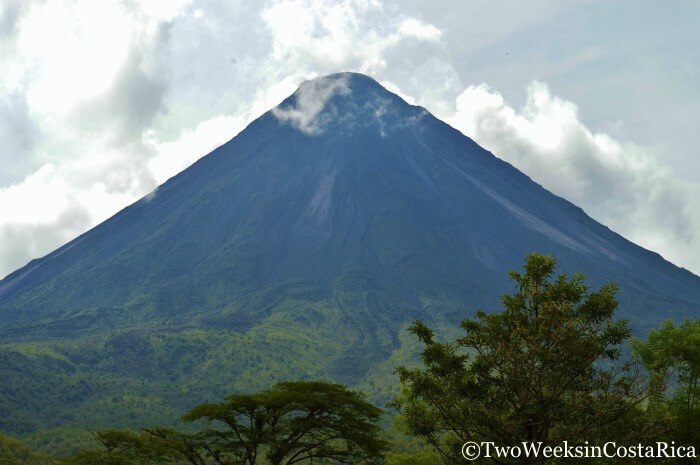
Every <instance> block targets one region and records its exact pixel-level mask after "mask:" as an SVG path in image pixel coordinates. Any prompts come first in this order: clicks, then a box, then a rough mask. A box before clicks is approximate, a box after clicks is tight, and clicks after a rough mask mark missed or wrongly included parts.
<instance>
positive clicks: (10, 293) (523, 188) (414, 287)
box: [0, 73, 700, 443]
mask: <svg viewBox="0 0 700 465" xmlns="http://www.w3.org/2000/svg"><path fill="white" fill-rule="evenodd" d="M533 251H539V252H542V253H551V254H555V255H556V256H557V258H558V261H559V265H560V266H559V269H560V270H561V271H562V272H573V271H585V272H586V273H587V278H588V281H587V282H588V283H589V284H590V285H592V286H596V287H597V286H599V285H601V284H603V283H604V282H607V281H616V282H617V283H619V286H620V289H621V290H620V293H619V300H620V310H619V316H621V317H625V318H628V319H629V320H630V321H631V323H632V326H633V327H634V328H635V329H636V330H637V331H644V330H646V329H648V328H649V327H650V326H653V325H656V324H658V323H659V322H660V321H661V320H663V319H666V318H672V319H674V320H679V319H680V318H681V317H682V316H683V315H691V316H694V317H697V316H698V314H700V278H698V277H697V276H695V275H693V274H692V273H690V272H688V271H686V270H684V269H681V268H678V267H676V266H674V265H672V264H671V263H669V262H667V261H665V260H664V259H663V258H662V257H661V256H659V255H658V254H656V253H653V252H650V251H648V250H645V249H643V248H641V247H638V246H637V245H635V244H633V243H631V242H629V241H627V240H626V239H624V238H623V237H621V236H619V235H618V234H616V233H614V232H612V231H610V230H609V229H608V228H606V227H605V226H603V225H601V224H599V223H597V222H596V221H594V220H593V219H591V218H590V217H588V216H587V215H586V214H585V213H584V212H583V210H581V209H580V208H578V207H576V206H575V205H573V204H571V203H569V202H568V201H566V200H564V199H562V198H560V197H557V196H555V195H553V194H552V193H550V192H548V191H547V190H545V189H544V188H542V187H541V186H540V185H538V184H536V183H535V182H533V181H532V180H531V179H529V178H528V177H527V176H525V175H524V174H523V173H521V172H520V171H518V170H517V169H515V168H514V167H513V166H511V165H509V164H508V163H506V162H504V161H502V160H500V159H498V158H497V157H495V156H494V155H493V154H491V153H489V152H487V151H486V150H484V149H483V148H481V147H479V146H478V145H477V144H476V143H475V142H473V141H472V140H471V139H469V138H468V137H465V136H464V135H463V134H461V133H460V132H458V131H457V130H455V129H453V128H452V127H450V126H448V125H447V124H445V123H443V122H441V121H440V120H438V119H436V118H435V117H433V116H432V115H431V114H430V113H428V112H427V111H426V110H425V109H423V108H421V107H416V106H412V105H409V104H408V103H406V102H405V101H403V100H402V99H401V98H399V97H398V96H396V95H394V94H392V93H390V92H389V91H387V90H386V89H384V88H383V87H382V86H380V85H379V84H378V83H377V82H375V81H374V80H372V79H371V78H369V77H367V76H363V75H359V74H351V73H342V74H336V75H331V76H327V77H325V78H320V79H316V80H313V81H307V82H305V83H303V84H302V85H301V86H300V88H299V89H298V90H297V91H296V92H295V93H294V94H293V95H291V96H290V97H289V98H287V99H286V100H285V101H284V102H282V103H281V104H280V105H279V106H278V107H276V108H274V109H273V110H271V111H269V112H267V113H265V114H264V115H262V116H261V117H260V118H258V119H257V120H255V121H253V122H252V123H251V124H250V125H249V126H248V127H247V128H246V129H245V130H243V131H242V132H241V133H240V134H239V135H237V136H236V137H234V138H233V139H232V140H231V141H229V142H228V143H226V144H224V145H223V146H221V147H219V148H218V149H216V150H214V151H213V152H212V153H211V154H209V155H207V156H205V157H203V158H202V159H200V160H199V161H198V162H196V163H195V164H193V165H192V166H190V167H189V168H188V169H186V170H185V171H183V172H182V173H180V174H178V175H177V176H175V177H173V178H171V179H170V180H168V181H167V182H166V183H164V184H163V185H162V186H160V187H159V188H158V189H157V190H156V191H155V192H154V193H152V194H151V195H149V196H147V197H146V198H143V199H141V200H140V201H138V202H136V203H134V204H133V205H131V206H129V207H127V208H125V209H124V210H122V211H120V212H119V213H117V214H116V215H115V216H113V217H112V218H110V219H109V220H107V221H105V222H104V223H102V224H100V225H98V226H97V227H95V228H93V229H92V230H90V231H88V232H86V233H85V234H83V235H81V236H80V237H78V238H76V239H75V240H73V241H71V242H69V243H68V244H66V245H64V246H63V247H61V248H59V249H57V250H56V251H54V252H53V253H51V254H49V255H47V256H45V257H43V258H41V259H37V260H34V261H32V262H30V263H29V264H27V265H26V266H25V267H24V268H21V269H19V270H17V271H15V272H14V273H12V274H10V275H9V276H7V277H6V278H5V279H3V280H2V281H0V338H1V339H0V341H1V345H0V379H1V380H2V381H0V430H2V431H4V432H7V433H11V434H14V435H18V436H25V437H26V436H31V435H33V437H34V439H35V441H36V442H39V443H42V441H44V443H45V442H46V441H48V440H49V439H47V438H51V440H61V439H55V438H65V437H70V436H71V434H72V431H73V430H72V429H73V428H76V429H80V428H99V427H105V426H111V427H138V426H143V425H148V424H154V423H168V422H171V421H172V420H173V419H174V418H177V417H178V416H179V415H180V414H181V413H182V412H183V410H184V409H185V408H188V407H191V406H192V405H194V404H197V403H200V402H202V401H206V400H214V399H220V398H221V396H223V395H224V394H228V393H231V392H235V391H248V390H253V389H259V388H262V387H267V386H269V385H270V384H272V383H273V382H274V381H277V380H287V379H308V378H314V379H316V378H319V379H329V380H335V381H338V382H342V383H347V384H350V385H352V386H355V387H359V388H361V389H364V390H366V391H368V392H370V393H372V394H373V395H374V396H375V397H374V399H375V400H376V401H378V402H380V401H382V400H384V399H386V397H387V396H388V395H389V394H390V391H391V389H392V388H393V387H394V386H395V385H397V384H398V382H397V380H396V379H394V375H393V369H394V367H395V366H397V365H399V364H401V363H405V362H406V360H408V359H409V358H410V357H411V354H412V353H414V352H415V351H414V349H415V344H416V342H415V341H414V340H413V339H412V338H410V337H408V336H407V335H406V333H405V331H402V328H405V326H406V325H407V323H409V322H411V321H412V320H414V319H416V318H421V319H423V320H425V321H427V322H429V323H430V324H432V325H437V326H438V327H441V328H443V329H444V330H445V331H450V330H451V328H454V326H455V324H456V323H457V322H458V321H459V320H460V319H462V318H463V317H465V316H468V315H471V314H472V312H473V311H474V310H477V309H480V308H481V309H484V310H487V311H488V310H496V309H500V305H499V296H500V295H502V294H503V293H505V292H510V291H512V290H513V289H512V284H510V283H509V281H508V279H507V271H509V270H512V269H519V268H520V267H521V266H522V264H523V261H524V258H525V256H526V255H527V254H529V253H531V252H533Z"/></svg>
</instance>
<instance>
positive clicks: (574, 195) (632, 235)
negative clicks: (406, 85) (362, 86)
mask: <svg viewBox="0 0 700 465" xmlns="http://www.w3.org/2000/svg"><path fill="white" fill-rule="evenodd" d="M456 108H457V111H456V113H454V114H453V115H452V116H450V117H449V118H447V120H448V122H450V124H452V125H453V126H455V127H456V128H458V129H460V130H461V131H462V132H464V133H465V134H466V135H468V136H469V137H471V138H473V139H474V140H475V141H476V142H478V143H479V144H480V145H482V146H484V147H485V148H487V149H489V150H491V151H492V152H493V153H495V154H496V155H497V156H498V157H499V158H502V159H504V160H506V161H508V162H510V163H512V164H513V165H514V166H516V167H517V168H518V169H520V170H521V171H523V172H525V173H527V174H528V175H529V176H530V177H531V178H533V180H535V181H536V182H538V183H541V184H542V185H543V186H544V187H545V188H547V189H549V190H551V191H552V192H554V193H556V194H558V195H561V196H563V197H565V198H566V199H568V200H570V201H571V202H573V203H575V204H577V205H579V206H581V207H582V208H584V210H586V211H587V213H588V214H590V215H591V216H592V217H593V218H595V219H596V220H598V221H600V222H601V223H603V224H605V225H607V226H609V227H611V229H613V230H615V231H617V232H618V233H620V234H622V235H623V236H625V237H627V238H628V239H630V240H632V241H633V242H636V243H637V244H640V245H642V246H644V247H646V248H649V249H652V250H655V251H657V252H659V253H661V254H662V255H663V256H664V257H666V258H667V259H669V260H671V261H673V262H674V263H677V264H680V265H683V266H686V267H688V268H690V269H695V270H697V269H699V268H700V236H699V235H698V231H700V195H698V194H700V192H698V190H697V188H696V187H695V186H691V185H684V184H683V183H681V182H678V181H677V180H675V179H674V178H673V176H672V174H671V170H670V169H669V168H668V167H667V166H664V165H662V164H661V163H660V162H659V161H658V156H657V154H656V153H654V152H653V151H652V150H650V149H646V148H644V147H641V146H638V145H635V144H632V143H628V142H622V141H619V140H616V139H615V138H613V137H611V136H610V135H608V134H605V133H602V132H595V131H592V130H590V129H589V128H588V127H587V126H586V125H585V124H584V123H583V122H582V121H581V119H580V117H579V114H578V108H577V106H576V105H575V104H574V103H572V102H569V101H566V100H564V99H561V98H558V97H556V96H554V95H552V93H551V91H550V90H549V88H548V86H547V85H546V84H545V83H541V82H536V81H535V82H532V83H531V84H530V86H529V87H528V89H527V101H526V103H525V104H524V106H523V107H522V108H520V109H514V108H512V107H510V106H509V105H507V104H506V102H505V101H504V99H503V97H502V96H501V94H499V93H498V92H496V91H494V90H492V89H490V88H489V87H488V86H487V85H486V84H480V85H476V86H469V87H467V89H466V90H464V92H462V93H461V94H460V95H459V97H458V98H457V102H456Z"/></svg>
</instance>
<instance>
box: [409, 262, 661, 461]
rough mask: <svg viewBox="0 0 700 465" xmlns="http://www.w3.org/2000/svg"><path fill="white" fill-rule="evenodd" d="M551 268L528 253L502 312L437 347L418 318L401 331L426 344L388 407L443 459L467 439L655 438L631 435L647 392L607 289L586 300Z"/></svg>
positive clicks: (453, 456) (480, 316) (580, 282)
mask: <svg viewBox="0 0 700 465" xmlns="http://www.w3.org/2000/svg"><path fill="white" fill-rule="evenodd" d="M555 265H556V262H555V260H554V258H553V257H550V256H543V255H540V254H532V255H530V256H529V257H528V259H527V262H526V264H525V273H524V274H520V273H518V272H515V271H513V272H511V278H512V279H513V280H514V281H515V283H516V286H517V292H516V293H515V294H507V295H504V296H503V298H502V299H503V307H504V310H503V311H502V312H500V313H491V314H486V313H484V312H482V311H479V312H477V313H476V318H475V319H465V320H464V321H463V322H462V323H461V326H462V328H463V329H464V331H465V334H464V336H463V337H461V338H458V339H457V340H456V341H455V342H453V343H440V342H437V341H436V340H435V335H434V332H433V331H432V330H431V329H430V328H428V327H427V326H426V325H425V324H424V323H422V322H420V321H418V322H416V323H415V324H414V325H413V326H412V327H411V328H410V331H411V332H412V333H413V334H415V335H417V336H418V338H419V339H420V340H421V341H422V342H423V343H424V344H425V349H424V350H423V352H422V360H423V363H424V365H425V368H415V369H407V368H405V367H401V368H400V369H399V374H400V376H401V382H402V385H403V387H404V389H403V393H402V395H401V397H400V398H399V399H398V400H397V401H396V405H397V406H398V407H399V409H400V410H401V412H402V413H403V415H404V417H405V425H406V427H407V431H408V432H409V433H410V434H413V435H416V436H421V437H423V438H425V439H426V441H428V442H429V443H430V444H431V445H432V446H433V447H434V448H435V449H436V450H437V451H438V452H439V453H440V455H441V456H443V458H444V459H445V460H447V461H450V462H455V463H456V462H459V461H460V460H462V457H461V447H462V444H464V443H465V442H468V441H475V442H488V441H497V442H498V443H501V444H520V443H521V442H523V441H528V442H542V443H543V444H544V445H545V446H546V445H548V444H552V445H557V444H561V443H562V441H564V440H569V441H577V440H581V441H583V440H584V439H585V440H589V441H594V440H598V439H601V440H606V438H608V439H609V438H615V439H616V440H617V441H619V442H621V443H625V442H628V441H631V440H632V439H633V438H634V439H636V440H642V439H649V438H653V434H654V433H658V430H657V429H655V428H650V429H645V430H644V435H645V436H644V437H639V434H640V431H641V430H640V429H638V428H637V426H638V423H639V422H640V421H644V420H645V419H644V418H643V417H644V415H643V414H642V413H641V411H640V409H639V406H641V405H642V403H643V402H644V401H645V400H646V399H647V397H648V394H649V389H648V383H646V382H645V379H644V378H642V377H640V376H639V374H638V373H637V372H635V371H634V370H633V367H632V366H631V364H630V363H627V362H621V361H619V358H620V355H621V347H622V346H621V345H622V344H623V343H624V342H625V341H626V340H627V339H628V338H629V336H630V330H629V328H628V327H627V322H626V321H624V320H614V319H613V314H614V311H615V308H616V307H617V302H616V300H615V291H616V286H615V285H614V284H612V283H611V284H606V285H604V286H603V287H602V288H601V289H600V290H598V291H597V292H591V293H589V292H588V288H587V287H586V286H585V284H584V277H583V275H582V274H576V275H574V276H573V277H571V278H568V277H567V276H565V275H559V276H557V277H556V278H553V274H554V269H555ZM470 355H471V357H470Z"/></svg>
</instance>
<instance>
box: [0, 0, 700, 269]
mask: <svg viewBox="0 0 700 465" xmlns="http://www.w3.org/2000/svg"><path fill="white" fill-rule="evenodd" d="M698 18H700V2H697V1H695V0H688V1H674V2H658V1H640V0H629V1H623V0H620V1H615V2H609V1H591V2H586V1H576V2H557V1H549V0H529V1H527V2H523V1H520V0H512V1H499V2H494V1H492V0H483V1H482V0H469V1H458V0H454V1H440V0H430V1H425V2H423V1H402V2H378V1H372V0H363V1H360V0H358V1H339V0H334V1H313V0H288V1H267V2H258V1H235V0H211V1H209V0H162V1H148V0H123V1H115V0H99V1H98V0H86V1H69V0H63V1H50V0H45V1H44V0H2V1H0V276H3V275H5V274H7V273H9V272H11V271H13V270H14V269H16V268H18V267H20V266H22V265H24V264H25V263H26V262H27V261H29V260H31V259H32V258H36V257H40V256H43V255H45V254H46V253H48V252H50V251H51V250H53V249H55V248H56V247H58V246H60V245H62V244H63V243H65V242H66V241H68V240H70V239H72V238H73V237H75V236H76V235H78V234H80V233H82V232H84V231H86V230H87V229H89V228H90V227H92V226H94V225H96V224H98V223H99V222H101V221H103V220H104V219H106V218H108V217H109V216H111V215H112V214H114V213H116V212H117V211H118V210H119V209H121V208H123V207H125V206H126V205H128V204H130V203H131V202H133V201H135V200H137V199H138V198H140V197H142V196H143V195H146V194H148V193H149V192H150V191H152V190H153V189H154V188H155V187H156V186H157V185H158V184H160V183H162V182H163V181H165V180H166V179H168V178H169V177H171V176H172V175H174V174H176V173H177V172H178V171H180V170H182V169H184V168H185V167H187V166H188V165H189V164H191V163H192V162H193V161H195V160H196V159H197V158H199V157H201V156H202V155H205V154H206V153H208V152H209V151H210V150H211V149H213V148H215V147H216V146H218V145H220V144H221V143H223V142H225V141H226V140H228V139H230V138H231V137H232V136H234V135H235V134H236V133H237V132H238V131H240V130H241V129H242V128H243V127H244V126H245V125H246V124H247V123H248V122H250V121H251V120H252V119H254V118H255V117H257V116H258V115H260V114H261V113H263V112H264V111H266V110H268V109H269V108H271V107H273V106H274V105H276V104H277V103H279V102H280V101H281V100H282V99H283V98H284V97H286V96H287V95H288V94H290V93H291V92H293V91H294V89H295V88H296V87H297V86H298V85H299V83H300V82H302V81H303V80H304V79H307V78H312V77H316V76H319V75H324V74H328V73H332V72H337V71H359V72H363V73H366V74H369V75H371V76H372V77H374V78H375V79H377V80H378V81H380V82H381V83H382V84H384V85H385V86H387V87H388V88H389V89H390V90H392V91H394V92H397V93H399V95H401V96H403V97H404V98H406V99H407V100H409V101H410V102H411V103H417V104H420V105H423V106H425V107H426V108H427V109H428V110H430V111H431V112H432V113H434V114H435V115H436V116H438V117H440V118H442V119H444V120H446V121H448V122H449V123H450V124H452V125H453V126H455V127H456V128H458V129H460V130H461V131H462V132H464V133H465V134H467V135H468V136H470V137H472V138H474V139H475V140H476V141H477V142H478V143H480V144H481V145H483V146H484V147H486V148H487V149H489V150H491V151H493V152H494V153H495V154H496V155H497V156H499V157H501V158H503V159H505V160H507V161H509V162H511V163H513V164H514V165H515V166H516V167H518V168H519V169H521V170H522V171H524V172H525V173H526V174H528V175H529V176H530V177H531V178H533V179H534V180H535V181H536V182H538V183H540V184H542V185H543V186H545V187H546V188H548V189H550V190H551V191H553V192H554V193H556V194H558V195H561V196H563V197H565V198H567V199H569V200H571V201H572V202H574V203H576V204H577V205H579V206H581V207H582V208H583V209H584V210H585V211H586V212H587V213H588V214H589V215H591V216H592V217H593V218H595V219H597V220H598V221H600V222H602V223H603V224H605V225H607V226H609V227H610V228H611V229H613V230H615V231H617V232H619V233H621V234H622V235H624V236H625V237H627V238H628V239H630V240H632V241H634V242H636V243H638V244H640V245H642V246H644V247H646V248H649V249H653V250H655V251H657V252H659V253H661V254H662V255H663V256H664V257H665V258H667V259H669V260H671V261H672V262H674V263H676V264H677V265H680V266H683V267H685V268H688V269H690V270H692V271H694V272H695V273H696V274H700V175H699V174H698V173H700V130H699V127H698V124H699V123H700V54H698V48H697V47H698V45H697V44H700V27H698Z"/></svg>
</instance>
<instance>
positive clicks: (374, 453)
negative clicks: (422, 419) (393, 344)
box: [63, 382, 387, 465]
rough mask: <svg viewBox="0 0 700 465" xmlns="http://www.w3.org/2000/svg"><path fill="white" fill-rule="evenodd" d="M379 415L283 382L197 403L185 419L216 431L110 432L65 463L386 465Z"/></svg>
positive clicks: (356, 401)
mask: <svg viewBox="0 0 700 465" xmlns="http://www.w3.org/2000/svg"><path fill="white" fill-rule="evenodd" d="M381 412H382V410H381V409H379V408H378V407H375V406H373V405H371V404H369V403H367V402H366V401H365V400H364V399H363V396H362V395H361V394H358V393H356V392H353V391H350V390H348V389H347V388H345V387H344V386H341V385H337V384H327V383H320V382H286V383H278V384H276V385H274V386H273V387H272V388H271V389H268V390H264V391H261V392H258V393H255V394H239V395H232V396H228V397H227V398H226V402H223V403H217V404H202V405H198V406H197V407H195V408H193V409H192V410H191V411H190V412H189V413H187V414H186V415H185V416H184V417H183V420H185V421H187V422H193V421H199V420H206V425H207V426H209V425H211V424H213V425H214V426H216V427H215V428H213V427H209V428H206V429H204V430H201V431H198V432H195V433H183V432H180V431H177V430H174V429H165V428H152V429H145V430H142V432H141V433H132V432H129V431H106V432H102V433H98V434H97V439H98V441H99V442H100V443H101V444H102V446H103V448H102V450H90V451H84V452H81V453H80V454H78V455H77V456H75V457H73V458H71V459H68V460H66V461H64V462H63V463H65V464H66V465H90V464H95V463H110V464H122V465H131V464H134V465H136V464H138V465H151V464H153V465H157V464H166V463H183V464H185V463H188V464H192V465H204V464H210V463H212V464H213V463H216V464H220V465H236V464H240V465H255V464H260V463H265V464H269V465H293V464H296V463H299V464H306V463H314V462H315V463H340V464H344V463H348V464H349V463H363V464H368V465H370V464H373V463H381V457H382V454H383V452H384V451H385V449H386V447H387V443H386V442H385V441H384V440H382V439H381V438H380V432H381V430H380V428H379V427H378V426H377V425H376V423H377V421H378V420H379V418H380V415H381ZM222 426H223V429H222V428H221V427H222Z"/></svg>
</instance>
